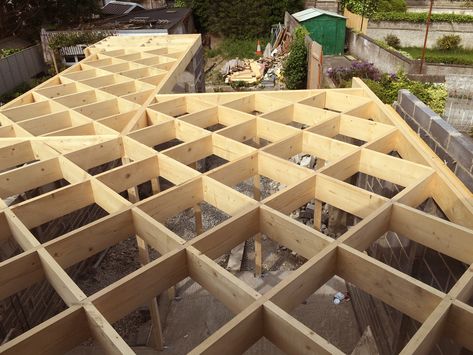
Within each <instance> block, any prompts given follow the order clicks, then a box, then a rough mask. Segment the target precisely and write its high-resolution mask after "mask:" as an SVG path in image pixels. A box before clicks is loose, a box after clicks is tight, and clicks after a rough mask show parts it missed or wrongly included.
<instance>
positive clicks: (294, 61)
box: [283, 27, 308, 90]
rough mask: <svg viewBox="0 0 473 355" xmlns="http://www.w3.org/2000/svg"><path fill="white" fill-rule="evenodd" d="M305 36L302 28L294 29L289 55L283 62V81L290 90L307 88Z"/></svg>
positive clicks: (305, 32) (305, 31) (305, 33)
mask: <svg viewBox="0 0 473 355" xmlns="http://www.w3.org/2000/svg"><path fill="white" fill-rule="evenodd" d="M307 34H308V32H307V30H306V29H305V28H304V27H298V28H296V30H295V31H294V37H293V38H294V39H293V41H292V44H291V48H290V50H291V53H289V56H288V57H287V59H286V61H285V62H284V66H283V75H284V81H285V83H286V86H287V88H288V89H290V90H298V89H305V88H306V86H307V47H306V45H305V36H306V35H307Z"/></svg>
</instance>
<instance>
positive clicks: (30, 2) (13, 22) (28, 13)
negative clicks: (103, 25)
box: [0, 0, 100, 40]
mask: <svg viewBox="0 0 473 355" xmlns="http://www.w3.org/2000/svg"><path fill="white" fill-rule="evenodd" d="M99 12H100V9H99V6H98V2H97V1H96V0H0V30H1V34H0V36H3V37H7V36H11V35H16V36H21V37H24V38H26V39H30V40H31V39H37V38H38V37H39V33H40V28H41V26H55V27H56V26H59V27H60V26H71V25H76V24H80V23H81V22H83V21H84V20H86V19H89V18H91V17H92V15H93V14H97V13H99Z"/></svg>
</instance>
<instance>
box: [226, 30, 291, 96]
mask: <svg viewBox="0 0 473 355" xmlns="http://www.w3.org/2000/svg"><path fill="white" fill-rule="evenodd" d="M272 36H273V37H274V41H273V44H271V43H268V44H267V45H266V48H265V50H264V52H263V55H262V56H261V58H259V59H258V60H253V59H251V60H250V59H239V58H235V59H232V60H229V61H228V62H227V63H226V64H225V65H224V66H223V68H222V70H221V74H222V75H223V76H224V77H225V83H227V84H231V83H236V82H243V83H246V84H250V85H251V84H252V85H257V84H260V85H261V86H262V87H271V88H272V87H275V86H276V82H277V81H278V80H279V81H281V82H282V80H283V75H282V68H283V64H284V61H285V60H286V57H287V56H288V55H289V47H290V44H291V41H292V37H291V35H290V34H289V32H288V31H287V30H286V29H285V28H284V27H283V26H282V25H278V26H276V29H275V30H274V31H273V33H272Z"/></svg>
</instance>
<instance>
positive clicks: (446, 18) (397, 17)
mask: <svg viewBox="0 0 473 355" xmlns="http://www.w3.org/2000/svg"><path fill="white" fill-rule="evenodd" d="M427 16H428V14H427V12H378V13H376V14H374V15H373V16H372V17H371V20H372V21H375V22H376V21H392V22H401V21H405V22H415V23H425V22H426V21H427ZM431 21H432V22H457V23H473V16H470V15H457V14H432V17H431Z"/></svg>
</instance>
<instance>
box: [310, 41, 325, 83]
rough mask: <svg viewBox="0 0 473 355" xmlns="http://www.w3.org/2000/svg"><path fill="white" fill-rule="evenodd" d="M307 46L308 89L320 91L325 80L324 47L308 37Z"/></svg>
mask: <svg viewBox="0 0 473 355" xmlns="http://www.w3.org/2000/svg"><path fill="white" fill-rule="evenodd" d="M305 42H306V45H307V89H320V88H321V87H322V79H323V74H324V73H323V58H324V56H323V50H322V46H321V45H320V44H319V43H317V42H315V41H313V40H312V39H311V38H310V37H309V36H306V38H305Z"/></svg>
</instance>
